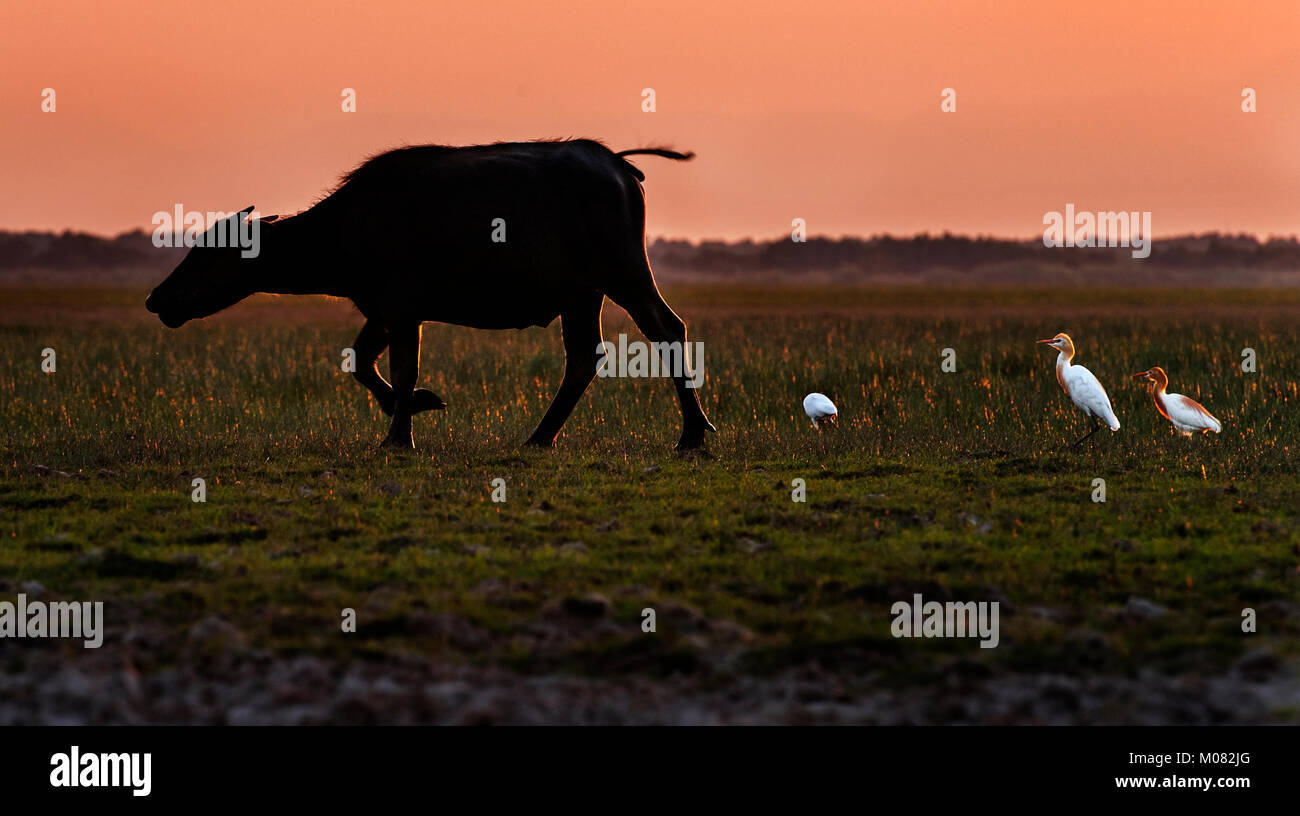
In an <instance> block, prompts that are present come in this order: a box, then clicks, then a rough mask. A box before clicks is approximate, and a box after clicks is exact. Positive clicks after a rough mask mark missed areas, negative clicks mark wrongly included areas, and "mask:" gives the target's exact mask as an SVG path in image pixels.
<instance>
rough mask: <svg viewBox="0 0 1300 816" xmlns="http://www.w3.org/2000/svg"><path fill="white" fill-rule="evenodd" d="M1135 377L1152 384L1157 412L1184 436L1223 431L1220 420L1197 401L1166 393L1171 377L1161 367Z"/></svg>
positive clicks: (1150, 369)
mask: <svg viewBox="0 0 1300 816" xmlns="http://www.w3.org/2000/svg"><path fill="white" fill-rule="evenodd" d="M1133 376H1134V377H1135V378H1136V377H1142V378H1145V379H1146V380H1147V381H1148V382H1150V383H1151V401H1152V402H1154V403H1155V404H1156V410H1157V411H1159V412H1160V414H1161V415H1162V416H1164V418H1165V419H1167V420H1169V421H1170V422H1172V423H1174V427H1175V428H1177V429H1178V432H1179V433H1181V434H1182V435H1183V436H1191V435H1192V434H1194V433H1219V432H1220V431H1222V430H1223V425H1221V424H1220V423H1219V420H1217V419H1215V418H1214V415H1213V414H1211V413H1210V412H1209V411H1207V410H1205V408H1204V406H1202V405H1201V404H1200V403H1199V402H1197V401H1196V400H1194V399H1192V398H1191V397H1184V396H1183V395H1182V394H1166V393H1165V388H1166V387H1168V385H1169V377H1168V375H1166V374H1165V370H1164V369H1163V368H1161V367H1160V366H1156V367H1155V368H1148V369H1147V370H1146V371H1139V372H1138V373H1136V374H1134V375H1133Z"/></svg>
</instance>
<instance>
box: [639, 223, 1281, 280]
mask: <svg viewBox="0 0 1300 816" xmlns="http://www.w3.org/2000/svg"><path fill="white" fill-rule="evenodd" d="M650 254H651V258H652V260H657V261H660V262H662V263H666V264H670V265H672V266H673V267H675V268H677V269H679V270H696V271H699V272H701V273H711V274H728V273H731V274H737V273H744V272H750V271H759V270H763V271H784V272H790V273H796V272H801V271H805V270H834V269H854V270H857V271H859V272H862V273H864V274H867V275H870V274H872V273H898V272H904V273H906V272H917V271H922V270H932V269H941V268H944V269H953V270H973V269H976V268H978V267H987V266H997V265H1007V264H1027V265H1035V266H1066V267H1072V266H1089V267H1097V266H1107V265H1112V264H1114V265H1127V264H1155V265H1157V266H1162V267H1171V268H1184V269H1224V268H1239V269H1269V270H1300V242H1298V241H1297V240H1296V238H1294V237H1292V238H1271V239H1269V240H1268V241H1263V242H1261V241H1259V240H1257V239H1256V238H1255V237H1254V236H1251V235H1223V234H1219V233H1207V234H1204V235H1189V236H1183V237H1177V238H1167V239H1163V240H1161V239H1158V240H1156V241H1155V242H1154V243H1153V244H1152V249H1151V256H1150V257H1149V258H1146V259H1135V258H1134V257H1133V250H1132V249H1130V248H1128V247H1096V248H1091V247H1071V248H1054V247H1046V246H1043V242H1042V241H1041V240H1034V241H1010V240H1005V239H999V238H982V237H977V238H968V237H965V236H960V235H952V234H949V233H944V234H943V235H928V234H922V235H915V236H913V237H911V238H895V237H893V236H889V235H881V236H873V237H871V238H809V239H808V240H807V242H805V243H795V242H794V241H792V240H790V239H788V238H786V239H784V240H774V241H757V242H756V241H740V242H735V243H723V242H717V241H705V242H703V243H699V244H695V243H691V242H689V241H671V240H663V239H660V240H657V241H655V242H654V243H653V245H652V246H651V251H650Z"/></svg>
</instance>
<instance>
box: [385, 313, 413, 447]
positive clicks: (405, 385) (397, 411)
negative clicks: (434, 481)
mask: <svg viewBox="0 0 1300 816" xmlns="http://www.w3.org/2000/svg"><path fill="white" fill-rule="evenodd" d="M388 342H389V345H390V347H391V350H392V354H391V356H390V357H389V359H388V374H389V376H390V377H392V378H393V421H392V423H391V424H390V425H389V426H388V438H386V439H385V440H384V443H383V444H384V446H385V447H392V448H399V449H402V450H414V449H415V440H414V439H412V437H411V415H412V414H414V413H415V381H416V380H417V379H418V378H419V376H420V324H419V323H401V324H397V325H391V326H389V327H388Z"/></svg>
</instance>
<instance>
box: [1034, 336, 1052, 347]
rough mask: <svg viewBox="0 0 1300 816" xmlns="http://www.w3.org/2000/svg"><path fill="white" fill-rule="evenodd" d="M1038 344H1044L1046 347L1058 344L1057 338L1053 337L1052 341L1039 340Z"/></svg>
mask: <svg viewBox="0 0 1300 816" xmlns="http://www.w3.org/2000/svg"><path fill="white" fill-rule="evenodd" d="M1038 342H1039V343H1041V344H1043V345H1045V346H1050V345H1052V344H1053V343H1055V342H1056V338H1055V337H1053V338H1052V339H1051V340H1039V341H1038Z"/></svg>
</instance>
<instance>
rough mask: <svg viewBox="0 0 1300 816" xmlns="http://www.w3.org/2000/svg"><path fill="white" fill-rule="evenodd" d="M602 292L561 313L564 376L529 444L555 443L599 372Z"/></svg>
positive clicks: (529, 439) (546, 444) (545, 445)
mask: <svg viewBox="0 0 1300 816" xmlns="http://www.w3.org/2000/svg"><path fill="white" fill-rule="evenodd" d="M604 301H605V298H604V296H603V295H601V296H598V299H596V300H595V301H594V302H593V303H589V304H585V305H584V306H583V307H581V308H579V309H575V310H574V311H568V312H565V313H564V314H563V316H562V317H561V326H562V329H561V330H562V331H563V333H564V379H563V381H561V382H560V390H559V391H556V392H555V397H554V399H552V400H551V407H550V408H547V409H546V415H545V416H543V417H542V421H541V422H540V423H538V425H537V430H535V431H533V435H532V436H530V437H528V441H527V442H525V443H524V444H526V445H538V446H541V447H546V448H549V447H550V446H552V445H554V444H555V437H556V436H558V435H559V433H560V429H561V428H563V427H564V422H565V420H567V419H568V418H569V414H572V413H573V409H574V407H575V406H577V404H578V400H579V399H581V398H582V394H583V392H584V391H586V390H587V386H588V385H591V380H592V378H593V377H595V376H596V365H597V361H598V360H599V358H600V352H601V348H600V345H601V337H600V310H601V307H602V305H603V304H604Z"/></svg>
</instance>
